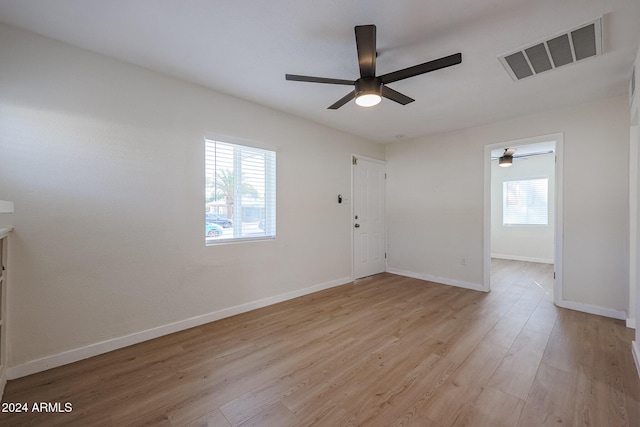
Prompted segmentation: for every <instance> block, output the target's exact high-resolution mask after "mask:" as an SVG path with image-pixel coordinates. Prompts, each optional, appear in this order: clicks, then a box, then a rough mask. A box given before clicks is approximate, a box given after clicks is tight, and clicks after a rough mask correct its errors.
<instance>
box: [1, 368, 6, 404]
mask: <svg viewBox="0 0 640 427" xmlns="http://www.w3.org/2000/svg"><path fill="white" fill-rule="evenodd" d="M6 385H7V372H6V369H3V370H2V373H0V402H1V401H2V395H3V394H4V387H5V386H6Z"/></svg>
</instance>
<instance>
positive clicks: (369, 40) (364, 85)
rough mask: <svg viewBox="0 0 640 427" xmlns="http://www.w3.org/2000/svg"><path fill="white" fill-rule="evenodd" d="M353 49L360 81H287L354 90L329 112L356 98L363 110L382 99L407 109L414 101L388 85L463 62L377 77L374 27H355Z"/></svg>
mask: <svg viewBox="0 0 640 427" xmlns="http://www.w3.org/2000/svg"><path fill="white" fill-rule="evenodd" d="M355 33H356V48H357V50H358V64H359V66H360V78H359V79H357V80H343V79H332V78H325V77H312V76H300V75H297V74H286V75H285V78H286V79H287V80H292V81H298V82H311V83H328V84H336V85H346V86H355V89H354V90H353V91H351V92H349V93H348V94H347V95H345V96H344V97H342V98H340V99H339V100H338V101H337V102H335V103H334V104H332V105H331V106H329V109H330V110H337V109H338V108H340V107H342V106H343V105H345V104H346V103H347V102H349V101H351V100H352V99H354V98H355V100H356V104H358V105H360V106H362V107H371V106H373V105H376V104H378V103H379V102H380V101H381V99H382V97H385V98H387V99H390V100H392V101H395V102H397V103H399V104H402V105H406V104H408V103H410V102H413V101H415V99H413V98H409V97H408V96H406V95H404V94H402V93H400V92H397V91H395V90H393V89H391V88H390V87H388V86H387V84H389V83H393V82H397V81H399V80H404V79H408V78H409V77H414V76H417V75H420V74H425V73H429V72H431V71H435V70H439V69H441V68H445V67H450V66H452V65H456V64H460V63H461V62H462V54H461V53H456V54H453V55H449V56H445V57H443V58H440V59H436V60H433V61H429V62H425V63H423V64H419V65H414V66H413V67H409V68H404V69H402V70H398V71H394V72H392V73H387V74H383V75H381V76H376V56H377V53H376V26H375V25H359V26H356V27H355Z"/></svg>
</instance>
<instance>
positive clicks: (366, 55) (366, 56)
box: [355, 25, 376, 77]
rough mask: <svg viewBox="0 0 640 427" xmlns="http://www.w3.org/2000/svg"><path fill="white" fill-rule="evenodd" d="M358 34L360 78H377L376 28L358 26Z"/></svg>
mask: <svg viewBox="0 0 640 427" xmlns="http://www.w3.org/2000/svg"><path fill="white" fill-rule="evenodd" d="M355 32H356V48H357V49H358V64H359V65H360V77H375V76H376V26H375V25H358V26H357V27H356V28H355Z"/></svg>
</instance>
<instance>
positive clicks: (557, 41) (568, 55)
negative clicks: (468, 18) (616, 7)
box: [498, 18, 602, 80]
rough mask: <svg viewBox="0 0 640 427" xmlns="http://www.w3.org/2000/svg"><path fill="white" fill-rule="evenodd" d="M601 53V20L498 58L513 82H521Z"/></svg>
mask: <svg viewBox="0 0 640 427" xmlns="http://www.w3.org/2000/svg"><path fill="white" fill-rule="evenodd" d="M601 54H602V18H598V19H596V20H595V21H593V22H590V23H588V24H585V25H582V26H580V27H579V28H576V29H573V30H571V31H568V32H566V33H563V34H559V35H556V36H554V37H552V38H550V39H548V40H545V41H542V42H538V43H535V44H533V45H531V46H528V47H525V48H522V49H518V50H517V51H515V52H511V53H508V54H506V55H503V56H501V57H499V58H498V59H499V60H500V62H501V63H502V65H503V66H504V68H505V69H506V70H507V72H508V73H509V75H510V76H511V78H512V79H513V80H522V79H526V78H527V77H531V76H535V75H536V74H540V73H544V72H545V71H549V70H553V69H555V68H558V67H562V66H563V65H567V64H571V63H573V62H577V61H581V60H583V59H586V58H590V57H592V56H597V55H601Z"/></svg>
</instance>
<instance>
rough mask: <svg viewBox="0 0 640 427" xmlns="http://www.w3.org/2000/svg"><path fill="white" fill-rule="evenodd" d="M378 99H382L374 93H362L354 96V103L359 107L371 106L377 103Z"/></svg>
mask: <svg viewBox="0 0 640 427" xmlns="http://www.w3.org/2000/svg"><path fill="white" fill-rule="evenodd" d="M380 101H382V97H381V96H380V95H378V94H375V93H364V94H362V95H358V97H357V98H356V104H358V105H359V106H361V107H373V106H374V105H378V104H379V103H380Z"/></svg>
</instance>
